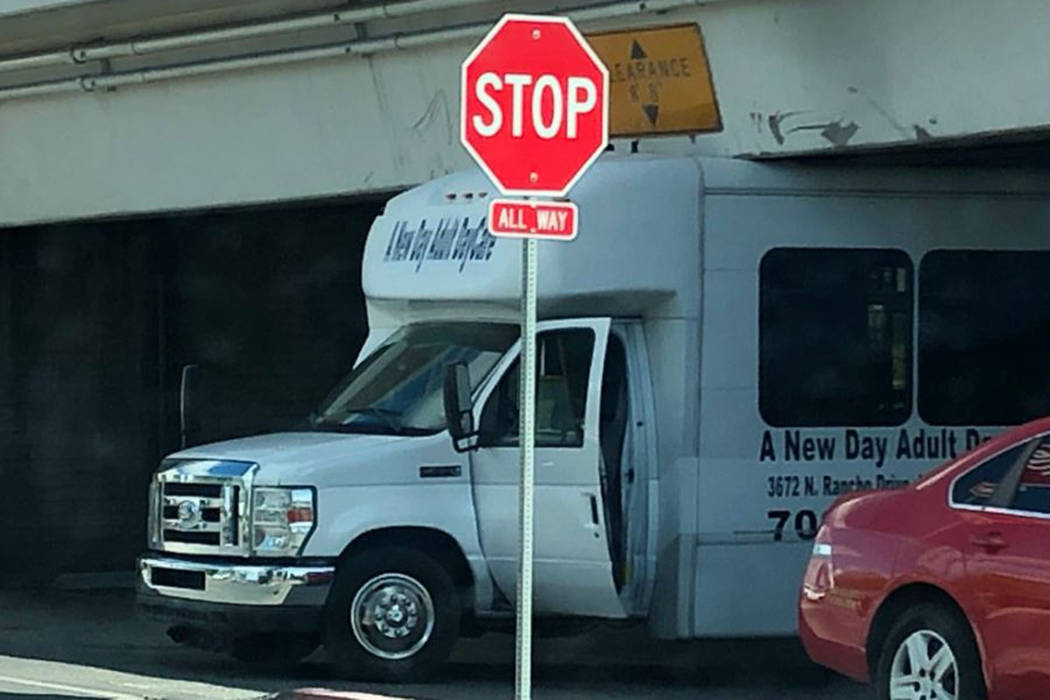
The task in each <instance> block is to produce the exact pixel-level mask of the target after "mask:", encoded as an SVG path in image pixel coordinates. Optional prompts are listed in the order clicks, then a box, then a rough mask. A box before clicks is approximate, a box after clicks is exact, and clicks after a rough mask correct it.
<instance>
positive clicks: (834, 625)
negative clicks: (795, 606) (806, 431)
mask: <svg viewBox="0 0 1050 700" xmlns="http://www.w3.org/2000/svg"><path fill="white" fill-rule="evenodd" d="M799 631H800V634H801V637H802V642H803V644H804V645H805V647H806V651H807V652H808V653H809V656H810V657H811V658H812V659H813V660H814V661H816V662H817V663H820V664H823V665H825V666H828V667H830V668H833V669H835V670H836V671H839V672H841V673H844V674H846V675H847V676H851V677H853V678H855V679H857V680H860V681H865V682H873V683H874V684H875V687H876V690H877V695H878V697H879V698H881V699H888V698H893V699H894V700H972V699H974V698H988V700H1006V699H1009V700H1023V699H1029V698H1030V699H1037V698H1038V699H1042V698H1050V418H1044V419H1040V420H1037V421H1033V422H1031V423H1028V424H1026V425H1023V426H1021V427H1019V428H1016V429H1014V430H1011V431H1009V432H1007V433H1004V434H1002V435H1000V436H998V437H996V438H993V439H992V440H989V441H988V442H985V443H984V444H982V445H981V446H980V447H977V448H976V449H974V450H973V451H971V452H969V453H967V454H965V455H963V456H962V457H959V458H957V459H954V460H952V461H950V462H948V463H946V464H944V465H942V466H940V467H938V468H937V469H935V470H934V471H933V472H931V473H929V474H927V475H926V476H924V477H923V478H921V479H919V480H918V481H917V482H915V483H914V484H912V485H910V486H908V487H906V488H904V489H901V490H897V491H880V492H870V491H869V492H865V493H854V494H850V495H847V496H843V497H841V498H840V499H839V500H837V501H836V502H835V503H833V504H832V506H831V507H830V508H829V509H828V511H827V512H826V513H825V514H824V518H823V521H822V524H821V527H820V530H819V532H818V534H817V537H816V540H815V544H814V547H813V556H812V557H811V559H810V562H809V566H808V567H807V569H806V575H805V580H804V581H803V585H802V592H801V596H800V602H799Z"/></svg>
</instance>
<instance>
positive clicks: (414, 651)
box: [323, 547, 461, 682]
mask: <svg viewBox="0 0 1050 700" xmlns="http://www.w3.org/2000/svg"><path fill="white" fill-rule="evenodd" d="M377 586H378V587H377ZM416 586H418V587H419V588H421V589H422V590H425V592H426V594H427V596H429V603H430V607H429V610H430V611H432V615H427V614H422V615H421V614H419V612H420V611H421V610H422V611H426V610H427V609H428V608H427V607H426V604H425V601H424V599H423V598H422V597H420V596H418V595H413V592H414V591H416V592H418V589H417V588H416ZM391 591H393V592H397V593H402V592H403V593H407V595H406V596H403V597H404V598H407V599H408V601H407V603H404V604H402V603H399V602H398V601H397V600H395V601H393V602H392V603H390V606H391V607H389V608H388V611H387V613H386V614H388V615H389V616H390V617H389V618H387V620H388V621H387V622H385V623H383V624H385V625H386V627H385V630H384V629H382V625H381V624H380V622H377V618H375V616H372V615H365V617H363V618H362V617H361V616H360V615H359V616H358V620H359V623H358V627H357V629H356V630H355V627H354V625H353V623H352V621H351V620H352V611H351V607H352V606H353V605H354V603H355V600H358V595H359V594H360V595H361V596H362V597H361V598H360V601H359V606H358V609H359V611H363V610H372V609H375V608H374V607H370V606H368V605H364V601H366V600H373V601H379V600H384V595H385V593H387V592H391ZM376 596H378V598H377V597H376ZM385 600H387V601H389V600H390V599H389V598H385ZM410 604H414V605H410ZM405 611H408V612H405ZM413 611H414V612H415V619H416V622H415V623H414V624H412V623H411V621H412V615H413ZM395 612H396V613H397V618H396V619H395V616H394V613H395ZM460 616H461V610H460V602H459V595H458V592H457V591H456V586H455V584H454V583H453V581H452V578H451V577H450V576H449V574H448V572H447V571H446V570H445V569H444V567H442V566H441V564H439V563H438V562H437V561H435V560H434V559H432V558H431V557H429V556H427V555H426V554H423V553H422V552H419V551H417V550H414V549H410V548H408V547H383V548H380V549H372V550H367V551H365V552H362V553H360V554H358V555H354V556H353V557H351V558H349V559H346V560H344V561H342V562H341V563H340V565H339V568H338V570H337V571H336V578H335V582H334V583H333V584H332V590H331V592H330V593H329V594H328V601H327V602H326V603H325V610H324V623H323V633H324V646H325V649H326V650H327V651H328V654H329V655H330V657H331V659H332V661H333V662H334V663H335V664H336V665H337V666H338V667H339V669H340V671H341V672H342V673H343V674H344V675H346V676H348V677H351V678H354V679H357V680H377V681H388V682H405V681H418V680H421V679H423V678H426V677H427V676H429V675H430V674H432V673H433V672H434V671H435V670H436V669H438V668H439V667H440V666H441V665H442V664H443V663H444V662H445V660H446V659H447V658H448V655H449V653H451V651H452V647H453V645H454V644H455V643H456V640H457V639H458V638H459V627H460ZM427 618H432V620H433V624H432V626H430V631H429V634H427V632H426V628H427V622H425V621H424V620H426V619H427ZM391 621H392V622H391ZM395 627H397V628H398V629H394V628H395ZM391 630H393V631H391ZM400 632H405V637H404V638H403V639H397V638H394V637H388V636H387V635H388V634H394V633H400ZM424 637H425V639H424ZM366 644H372V646H373V649H378V650H379V652H380V653H383V652H386V653H387V654H388V655H394V656H395V657H396V658H384V656H381V655H379V654H378V653H377V652H376V651H374V650H373V649H370V648H369V647H368V646H367V645H366Z"/></svg>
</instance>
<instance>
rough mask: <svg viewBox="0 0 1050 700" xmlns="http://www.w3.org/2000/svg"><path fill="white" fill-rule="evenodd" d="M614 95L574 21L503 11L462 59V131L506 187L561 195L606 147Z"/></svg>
mask: <svg viewBox="0 0 1050 700" xmlns="http://www.w3.org/2000/svg"><path fill="white" fill-rule="evenodd" d="M608 95H609V71H608V70H606V68H605V65H604V64H603V63H602V62H601V59H599V58H598V56H597V55H595V53H594V51H592V50H591V47H590V46H589V45H588V44H587V41H586V40H585V39H584V38H583V36H582V35H581V34H580V33H579V31H578V30H577V29H576V27H575V26H574V25H573V23H572V22H571V21H569V20H568V19H567V18H565V17H543V16H534V15H516V14H508V15H504V16H503V17H502V18H501V19H500V21H499V22H497V23H496V26H495V27H493V28H492V31H490V32H489V33H488V34H487V35H486V36H485V38H484V39H482V40H481V43H480V44H478V45H477V47H476V48H475V49H474V50H473V51H472V52H471V54H470V55H469V56H468V57H467V60H465V61H464V62H463V68H462V86H461V102H460V139H461V140H462V141H463V145H464V146H465V147H466V149H467V151H469V152H470V155H471V156H473V157H474V160H476V161H477V162H478V164H479V165H480V166H481V167H482V169H484V171H485V172H486V173H487V174H488V176H489V177H490V178H491V179H492V181H493V182H494V183H495V184H496V186H497V187H498V188H499V189H500V191H501V192H503V193H504V194H509V195H515V194H516V195H544V196H551V197H561V196H564V195H565V194H566V193H567V192H568V191H569V189H570V188H571V187H572V186H573V184H575V182H576V180H577V179H579V177H580V176H581V175H582V174H583V172H584V171H585V170H586V169H587V167H588V166H590V164H591V163H593V162H594V160H595V159H596V158H597V157H598V156H599V155H600V154H601V152H602V151H603V150H605V145H606V143H607V141H608V133H609V106H608V105H609V100H608Z"/></svg>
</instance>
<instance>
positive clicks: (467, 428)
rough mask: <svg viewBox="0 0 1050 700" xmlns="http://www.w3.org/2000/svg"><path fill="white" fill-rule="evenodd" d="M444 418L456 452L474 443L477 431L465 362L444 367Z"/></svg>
mask: <svg viewBox="0 0 1050 700" xmlns="http://www.w3.org/2000/svg"><path fill="white" fill-rule="evenodd" d="M444 399H445V419H446V421H447V422H448V432H449V435H451V436H452V447H454V448H455V450H456V452H466V451H467V450H470V449H472V448H473V447H474V446H475V445H474V444H473V442H474V440H475V439H476V438H477V436H478V432H477V430H476V429H475V426H474V406H473V405H472V404H471V402H470V370H469V369H468V368H467V363H466V362H456V363H455V364H451V365H448V366H446V367H445V395H444Z"/></svg>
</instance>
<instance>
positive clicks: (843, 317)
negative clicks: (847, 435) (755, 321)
mask: <svg viewBox="0 0 1050 700" xmlns="http://www.w3.org/2000/svg"><path fill="white" fill-rule="evenodd" d="M912 276H913V267H912V263H911V259H910V258H909V257H908V255H907V253H905V252H904V251H901V250H890V249H886V250H881V249H868V248H775V249H773V250H771V251H769V252H768V253H766V254H765V255H764V256H763V258H762V262H761V264H760V269H759V285H760V301H759V391H758V394H759V410H760V412H761V414H762V418H763V419H764V420H765V422H766V423H768V424H769V425H774V426H777V427H796V426H832V425H858V426H880V425H882V426H889V425H900V424H902V423H903V422H904V421H905V420H907V419H908V417H909V416H910V415H911V401H912V399H911V376H912V371H911V367H912V313H913V312H912V309H913V301H912Z"/></svg>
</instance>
